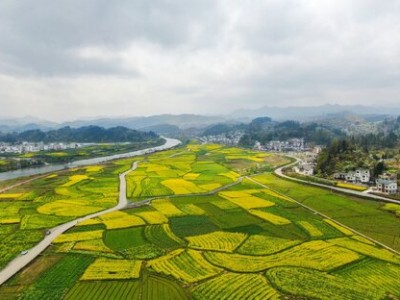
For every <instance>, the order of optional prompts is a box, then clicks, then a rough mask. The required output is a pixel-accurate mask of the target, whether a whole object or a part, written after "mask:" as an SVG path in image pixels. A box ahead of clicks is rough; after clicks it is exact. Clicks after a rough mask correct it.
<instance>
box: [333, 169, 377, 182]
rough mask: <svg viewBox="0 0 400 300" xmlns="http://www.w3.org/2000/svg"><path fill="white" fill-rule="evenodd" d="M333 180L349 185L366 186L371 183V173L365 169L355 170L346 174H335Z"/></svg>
mask: <svg viewBox="0 0 400 300" xmlns="http://www.w3.org/2000/svg"><path fill="white" fill-rule="evenodd" d="M333 178H335V179H338V180H345V181H347V182H350V183H362V184H367V183H369V182H370V181H371V173H370V171H369V170H366V169H357V170H355V171H351V172H347V173H336V174H334V175H333Z"/></svg>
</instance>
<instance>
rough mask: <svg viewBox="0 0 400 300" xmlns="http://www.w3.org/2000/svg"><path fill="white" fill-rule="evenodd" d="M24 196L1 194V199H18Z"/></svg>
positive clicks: (19, 194)
mask: <svg viewBox="0 0 400 300" xmlns="http://www.w3.org/2000/svg"><path fill="white" fill-rule="evenodd" d="M22 195H23V193H15V194H0V199H16V198H19V197H21V196H22Z"/></svg>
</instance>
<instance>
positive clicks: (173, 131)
mask: <svg viewBox="0 0 400 300" xmlns="http://www.w3.org/2000/svg"><path fill="white" fill-rule="evenodd" d="M139 130H140V131H153V132H155V133H157V134H160V135H166V136H179V135H180V134H181V133H182V130H181V129H180V128H179V127H178V126H176V125H170V124H159V125H152V126H147V127H142V128H139Z"/></svg>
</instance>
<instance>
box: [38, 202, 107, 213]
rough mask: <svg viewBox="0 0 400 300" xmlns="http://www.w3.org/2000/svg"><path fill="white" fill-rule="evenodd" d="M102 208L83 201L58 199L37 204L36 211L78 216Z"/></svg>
mask: <svg viewBox="0 0 400 300" xmlns="http://www.w3.org/2000/svg"><path fill="white" fill-rule="evenodd" d="M103 209H104V208H103V207H98V206H89V205H85V202H83V201H80V200H58V201H54V202H49V203H46V204H44V205H42V206H39V207H38V208H37V211H38V212H39V213H41V214H44V215H56V216H64V217H78V216H85V215H89V214H91V213H94V212H97V211H101V210H103Z"/></svg>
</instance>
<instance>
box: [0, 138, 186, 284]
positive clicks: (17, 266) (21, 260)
mask: <svg viewBox="0 0 400 300" xmlns="http://www.w3.org/2000/svg"><path fill="white" fill-rule="evenodd" d="M166 140H167V142H166V143H165V144H164V145H162V146H158V147H155V148H151V149H145V150H140V151H141V152H142V153H143V154H144V153H150V151H157V150H164V149H167V148H172V147H175V146H176V145H178V144H179V143H180V141H178V140H174V139H166ZM137 165H138V163H137V162H135V163H134V164H133V166H132V168H131V169H130V170H128V171H126V172H124V173H122V174H120V175H119V182H120V185H119V199H118V204H117V205H116V206H114V207H112V208H109V209H106V210H103V211H100V212H97V213H93V214H90V215H87V216H84V217H80V218H78V219H75V220H73V221H70V222H68V223H65V224H62V225H59V226H56V227H54V228H52V229H50V232H51V233H50V234H49V235H46V236H45V237H44V239H43V240H42V241H40V242H39V243H38V244H37V245H36V246H35V247H33V248H31V249H29V252H28V253H27V254H25V255H19V256H17V257H16V258H14V259H13V260H12V261H11V262H10V263H9V264H8V265H7V266H6V267H5V268H4V269H2V270H1V271H0V285H2V284H3V283H4V282H6V281H7V280H8V279H10V278H11V277H12V276H14V275H15V274H16V273H18V272H19V271H20V270H21V269H22V268H24V267H25V266H27V265H28V264H29V263H30V262H31V261H33V260H34V259H35V258H36V257H37V256H38V255H39V254H40V253H42V252H43V251H44V250H45V249H46V248H47V247H48V246H49V245H50V244H51V243H52V242H53V241H54V240H55V239H56V238H57V237H58V236H59V235H61V234H62V233H64V232H65V231H67V230H68V229H70V228H72V227H74V226H75V225H76V224H78V223H79V222H82V221H85V220H88V219H91V218H95V217H99V216H101V215H104V214H106V213H110V212H114V211H117V210H121V209H123V208H125V207H127V206H128V199H127V197H126V179H125V176H126V174H128V173H130V172H131V171H133V170H135V169H136V168H137ZM146 201H147V200H144V201H140V202H136V203H135V206H140V205H143V204H146Z"/></svg>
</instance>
